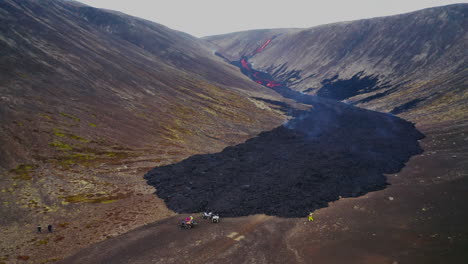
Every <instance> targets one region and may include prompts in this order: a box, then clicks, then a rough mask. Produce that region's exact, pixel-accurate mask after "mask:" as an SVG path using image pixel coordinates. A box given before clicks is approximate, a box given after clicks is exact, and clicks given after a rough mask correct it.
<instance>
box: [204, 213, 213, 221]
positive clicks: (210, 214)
mask: <svg viewBox="0 0 468 264" xmlns="http://www.w3.org/2000/svg"><path fill="white" fill-rule="evenodd" d="M212 217H213V213H212V212H203V213H202V218H203V219H211V218H212Z"/></svg>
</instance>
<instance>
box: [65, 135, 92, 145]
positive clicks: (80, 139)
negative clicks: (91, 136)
mask: <svg viewBox="0 0 468 264" xmlns="http://www.w3.org/2000/svg"><path fill="white" fill-rule="evenodd" d="M67 136H68V137H69V138H71V139H75V140H79V141H81V142H84V143H88V142H89V140H87V139H85V138H82V137H80V136H77V135H73V134H67Z"/></svg>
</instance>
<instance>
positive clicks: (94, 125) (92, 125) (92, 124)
mask: <svg viewBox="0 0 468 264" xmlns="http://www.w3.org/2000/svg"><path fill="white" fill-rule="evenodd" d="M88 125H89V126H90V127H97V125H96V124H94V123H91V122H90V123H88Z"/></svg>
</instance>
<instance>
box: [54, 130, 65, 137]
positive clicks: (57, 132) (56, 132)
mask: <svg viewBox="0 0 468 264" xmlns="http://www.w3.org/2000/svg"><path fill="white" fill-rule="evenodd" d="M54 135H56V136H57V137H65V134H64V133H63V132H62V131H61V130H60V129H58V128H54Z"/></svg>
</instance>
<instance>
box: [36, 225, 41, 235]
mask: <svg viewBox="0 0 468 264" xmlns="http://www.w3.org/2000/svg"><path fill="white" fill-rule="evenodd" d="M37 232H38V233H42V227H41V225H37Z"/></svg>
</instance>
